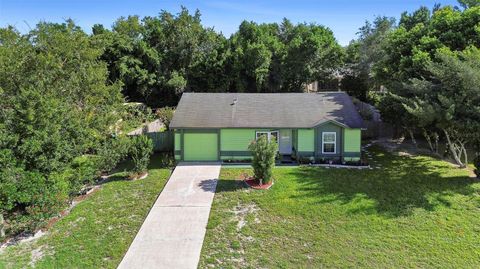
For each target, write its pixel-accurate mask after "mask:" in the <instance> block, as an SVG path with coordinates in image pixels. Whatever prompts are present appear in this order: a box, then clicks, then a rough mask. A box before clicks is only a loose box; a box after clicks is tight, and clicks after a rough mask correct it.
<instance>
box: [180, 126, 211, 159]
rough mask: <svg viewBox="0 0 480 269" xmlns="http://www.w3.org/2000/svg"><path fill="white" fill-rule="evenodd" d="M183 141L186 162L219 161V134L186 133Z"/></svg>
mask: <svg viewBox="0 0 480 269" xmlns="http://www.w3.org/2000/svg"><path fill="white" fill-rule="evenodd" d="M183 139H184V144H183V159H184V160H185V161H216V160H218V134H217V133H213V132H212V133H185V134H184V135H183Z"/></svg>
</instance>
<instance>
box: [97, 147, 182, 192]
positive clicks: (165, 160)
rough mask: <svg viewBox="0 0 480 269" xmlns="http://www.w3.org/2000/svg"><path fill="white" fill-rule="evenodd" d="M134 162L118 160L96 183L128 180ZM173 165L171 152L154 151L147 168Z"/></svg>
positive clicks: (154, 168) (171, 166) (161, 167)
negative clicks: (106, 175) (104, 176)
mask: <svg viewBox="0 0 480 269" xmlns="http://www.w3.org/2000/svg"><path fill="white" fill-rule="evenodd" d="M133 167H134V164H133V161H132V160H131V159H127V160H124V161H122V162H120V163H119V164H118V165H117V167H115V168H114V169H113V170H112V171H111V172H110V173H109V175H108V177H106V178H104V179H102V180H99V181H98V182H97V183H96V185H102V184H105V183H108V182H112V181H120V180H128V176H129V173H130V172H131V171H132V170H133ZM174 167H175V160H174V158H173V155H172V154H171V153H162V152H159V153H154V154H153V155H152V157H151V158H150V163H149V165H148V170H149V171H152V170H156V169H164V168H170V169H173V168H174Z"/></svg>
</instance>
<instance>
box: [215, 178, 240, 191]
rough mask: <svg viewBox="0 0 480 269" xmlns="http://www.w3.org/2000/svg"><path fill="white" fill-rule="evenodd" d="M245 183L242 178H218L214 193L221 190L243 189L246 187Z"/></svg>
mask: <svg viewBox="0 0 480 269" xmlns="http://www.w3.org/2000/svg"><path fill="white" fill-rule="evenodd" d="M247 188H248V187H247V185H246V184H245V182H243V180H240V179H236V180H232V179H219V180H218V182H217V189H216V191H215V192H216V193H221V192H234V191H238V190H243V189H247Z"/></svg>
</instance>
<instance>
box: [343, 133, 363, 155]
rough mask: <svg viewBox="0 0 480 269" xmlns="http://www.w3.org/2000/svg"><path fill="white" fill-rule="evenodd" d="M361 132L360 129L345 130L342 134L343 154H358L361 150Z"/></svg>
mask: <svg viewBox="0 0 480 269" xmlns="http://www.w3.org/2000/svg"><path fill="white" fill-rule="evenodd" d="M361 140H362V135H361V130H360V129H345V133H344V145H345V146H344V148H345V150H344V151H345V152H360V150H361Z"/></svg>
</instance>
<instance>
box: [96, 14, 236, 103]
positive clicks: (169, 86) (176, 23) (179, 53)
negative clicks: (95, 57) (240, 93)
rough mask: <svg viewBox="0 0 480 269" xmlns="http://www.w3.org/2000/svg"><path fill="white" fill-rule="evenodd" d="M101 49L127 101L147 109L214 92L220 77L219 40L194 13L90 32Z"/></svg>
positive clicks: (124, 21) (133, 20)
mask: <svg viewBox="0 0 480 269" xmlns="http://www.w3.org/2000/svg"><path fill="white" fill-rule="evenodd" d="M93 33H94V35H95V37H96V38H97V39H98V40H99V41H100V42H101V43H102V44H103V45H104V46H105V51H104V54H103V56H102V59H104V60H105V61H106V62H107V63H108V66H109V70H110V79H111V80H112V81H117V80H118V81H121V82H122V83H123V92H124V94H125V95H126V96H127V98H128V99H129V100H131V101H140V102H145V103H147V105H149V106H150V107H159V106H164V105H176V102H177V101H178V98H179V96H180V95H181V93H182V92H183V91H185V90H190V91H220V90H223V89H225V88H226V85H227V81H226V76H225V75H224V70H223V67H224V61H225V51H226V49H227V46H226V40H225V38H224V37H223V36H222V35H220V34H217V33H216V32H214V31H213V29H210V28H205V27H203V26H202V25H201V21H200V12H198V11H196V12H195V13H194V14H193V15H191V14H190V13H189V12H188V10H187V9H186V8H184V7H182V10H181V11H180V13H179V14H177V15H173V14H171V13H169V12H166V11H162V12H161V13H160V14H159V15H158V16H155V17H145V18H143V19H141V20H140V18H139V17H138V16H129V17H127V18H124V17H121V18H119V19H118V20H117V21H116V22H115V24H114V26H113V29H112V31H108V30H105V28H104V27H103V26H101V25H96V26H94V28H93Z"/></svg>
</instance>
